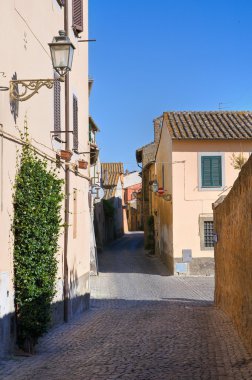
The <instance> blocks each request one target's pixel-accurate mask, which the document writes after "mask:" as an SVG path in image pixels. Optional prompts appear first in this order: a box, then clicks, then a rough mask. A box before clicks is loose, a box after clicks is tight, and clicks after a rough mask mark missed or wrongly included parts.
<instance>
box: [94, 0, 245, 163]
mask: <svg viewBox="0 0 252 380" xmlns="http://www.w3.org/2000/svg"><path fill="white" fill-rule="evenodd" d="M251 20H252V1H250V0H89V38H96V39H97V42H93V43H90V44H89V73H90V75H91V76H92V77H93V79H94V86H93V90H92V93H91V96H90V113H91V115H92V116H93V118H94V120H95V121H96V123H97V125H98V126H99V128H100V129H101V132H100V133H99V136H98V143H99V145H100V148H101V160H102V161H103V162H114V161H121V162H123V163H124V168H125V169H126V168H128V169H129V170H134V169H136V168H137V166H136V163H135V150H136V149H137V148H139V147H141V146H142V145H145V144H147V143H149V142H151V141H153V124H152V121H153V119H154V118H155V117H157V116H160V115H161V114H162V113H163V112H164V111H175V110H182V111H186V110H218V109H219V108H223V109H225V110H248V109H250V110H251V107H252V22H251ZM220 103H221V104H220Z"/></svg>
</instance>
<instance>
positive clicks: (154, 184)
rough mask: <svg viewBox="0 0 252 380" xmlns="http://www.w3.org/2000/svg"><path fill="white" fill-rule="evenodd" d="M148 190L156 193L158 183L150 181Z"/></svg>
mask: <svg viewBox="0 0 252 380" xmlns="http://www.w3.org/2000/svg"><path fill="white" fill-rule="evenodd" d="M149 184H150V189H151V191H152V192H153V193H157V192H158V181H157V180H156V179H154V181H150V183H149Z"/></svg>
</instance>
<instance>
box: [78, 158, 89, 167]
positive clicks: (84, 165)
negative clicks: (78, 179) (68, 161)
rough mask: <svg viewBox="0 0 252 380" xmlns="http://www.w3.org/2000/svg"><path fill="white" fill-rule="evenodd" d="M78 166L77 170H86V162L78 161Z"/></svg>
mask: <svg viewBox="0 0 252 380" xmlns="http://www.w3.org/2000/svg"><path fill="white" fill-rule="evenodd" d="M78 165H79V169H87V167H88V162H87V161H85V160H79V161H78Z"/></svg>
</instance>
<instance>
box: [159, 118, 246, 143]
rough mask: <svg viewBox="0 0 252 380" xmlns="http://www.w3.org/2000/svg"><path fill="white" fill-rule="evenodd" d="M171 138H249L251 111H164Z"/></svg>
mask: <svg viewBox="0 0 252 380" xmlns="http://www.w3.org/2000/svg"><path fill="white" fill-rule="evenodd" d="M165 115H166V116H167V120H168V129H169V133H170V135H171V137H172V139H213V140H215V139H251V138H252V112H249V111H242V112H241V111H196V112H194V111H190V112H165Z"/></svg>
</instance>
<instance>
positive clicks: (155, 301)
mask: <svg viewBox="0 0 252 380" xmlns="http://www.w3.org/2000/svg"><path fill="white" fill-rule="evenodd" d="M99 269H100V274H99V276H98V277H92V278H91V309H90V310H89V311H87V312H86V313H85V314H83V315H82V316H80V317H78V318H76V319H75V320H74V321H71V323H69V324H65V325H62V326H59V327H57V328H55V329H53V330H52V331H50V333H49V334H47V335H46V336H45V337H44V338H43V339H41V341H40V343H39V345H38V348H37V355H36V356H34V357H29V358H22V357H14V358H11V359H10V360H6V361H5V362H2V363H1V369H0V379H6V380H29V379H32V380H51V379H52V380H54V379H55V380H66V379H67V380H71V379H73V380H74V379H76V380H78V379H85V380H89V379H90V380H91V379H93V380H96V379H97V380H98V379H104V380H110V379H111V380H112V379H132V380H134V379H135V380H141V379H142V380H149V379H155V380H162V379H164V380H169V379H188V380H192V379H214V380H215V379H237V380H240V379H252V358H251V356H250V355H249V353H248V352H247V351H246V348H245V347H244V345H243V344H242V342H241V341H240V339H239V337H238V335H237V333H236V332H235V330H234V329H233V326H232V324H231V322H230V321H229V319H228V318H227V317H226V316H225V314H224V313H222V312H221V311H219V310H218V309H216V308H215V307H214V306H213V292H214V279H213V278H212V277H204V278H203V277H201V278H199V277H169V276H167V272H166V269H165V267H164V266H163V264H162V263H161V262H160V261H159V260H158V259H157V258H153V257H149V256H147V255H146V254H145V252H144V250H143V235H142V233H136V234H127V235H125V236H124V237H123V238H122V239H120V240H118V241H116V242H114V243H113V244H112V245H111V246H110V247H109V249H107V250H106V251H104V252H103V253H101V254H100V255H99Z"/></svg>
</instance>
